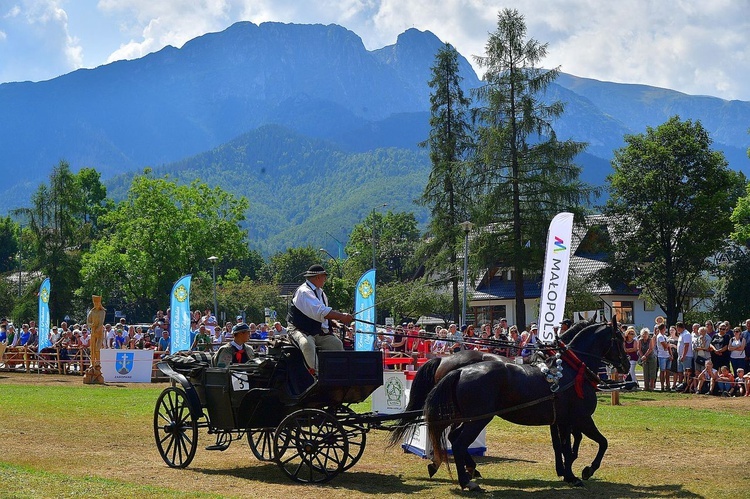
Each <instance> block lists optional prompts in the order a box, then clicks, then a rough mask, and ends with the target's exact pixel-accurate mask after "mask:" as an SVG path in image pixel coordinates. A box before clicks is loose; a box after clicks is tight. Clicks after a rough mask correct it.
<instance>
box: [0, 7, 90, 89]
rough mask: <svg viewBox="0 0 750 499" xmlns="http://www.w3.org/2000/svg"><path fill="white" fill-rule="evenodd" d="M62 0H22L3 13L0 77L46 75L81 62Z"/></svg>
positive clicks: (15, 78)
mask: <svg viewBox="0 0 750 499" xmlns="http://www.w3.org/2000/svg"><path fill="white" fill-rule="evenodd" d="M62 3H63V2H62V1H61V0H22V1H20V2H19V3H17V4H15V5H13V6H12V7H11V8H10V9H8V10H7V11H6V13H5V14H4V15H3V17H2V26H1V28H2V29H0V31H2V32H3V34H4V36H3V37H2V38H3V40H4V42H5V43H4V44H3V45H2V46H0V60H1V61H3V64H2V66H0V81H12V80H21V79H46V78H52V77H54V76H57V75H59V74H62V73H67V72H69V71H71V70H73V69H77V68H80V67H81V66H82V61H83V58H82V53H83V47H81V45H80V44H79V43H78V40H77V39H76V38H75V37H73V36H71V35H70V34H69V33H68V16H67V13H66V12H65V10H64V9H63V8H62Z"/></svg>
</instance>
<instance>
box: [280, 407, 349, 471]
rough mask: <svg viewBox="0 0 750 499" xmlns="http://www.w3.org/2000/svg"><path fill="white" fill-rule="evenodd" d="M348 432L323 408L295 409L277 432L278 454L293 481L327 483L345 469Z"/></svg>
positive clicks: (347, 451) (284, 469)
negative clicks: (322, 409)
mask: <svg viewBox="0 0 750 499" xmlns="http://www.w3.org/2000/svg"><path fill="white" fill-rule="evenodd" d="M348 455H349V443H348V439H347V434H346V432H345V431H344V429H343V428H342V427H341V425H340V424H339V422H338V421H336V418H335V417H333V416H331V415H330V414H328V413H327V412H325V411H321V410H319V409H302V410H299V411H296V412H293V413H292V414H290V415H289V416H287V417H286V418H284V420H283V421H282V422H281V424H279V426H278V428H277V429H276V434H275V435H274V457H275V460H276V462H277V464H278V465H279V466H280V467H281V469H282V470H283V471H284V473H286V474H287V475H288V476H289V477H290V478H291V479H292V480H295V481H297V482H301V483H324V482H327V481H329V480H331V479H332V478H333V477H335V476H336V475H338V474H339V473H341V472H342V471H343V468H344V464H345V461H346V460H347V456H348Z"/></svg>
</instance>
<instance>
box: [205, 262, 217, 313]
mask: <svg viewBox="0 0 750 499" xmlns="http://www.w3.org/2000/svg"><path fill="white" fill-rule="evenodd" d="M218 260H219V257H218V256H209V257H208V261H209V262H211V263H212V264H213V266H214V278H213V283H214V317H216V320H217V321H218V320H219V313H218V309H219V307H218V305H217V302H216V262H217V261H218Z"/></svg>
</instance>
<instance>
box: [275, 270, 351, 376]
mask: <svg viewBox="0 0 750 499" xmlns="http://www.w3.org/2000/svg"><path fill="white" fill-rule="evenodd" d="M304 276H305V278H306V280H305V282H304V283H303V284H302V285H301V286H300V287H298V288H297V290H296V291H295V292H294V297H293V298H292V303H291V306H290V308H289V316H288V318H287V322H289V334H290V335H291V337H292V338H293V339H294V341H295V342H296V343H297V345H298V346H299V347H300V350H302V355H304V357H305V362H306V363H307V367H308V368H309V369H310V372H311V373H312V374H315V372H316V369H317V363H316V360H317V358H316V355H315V347H316V346H318V347H320V348H321V350H343V349H344V345H343V343H342V342H341V340H340V339H338V338H337V337H336V336H335V335H333V334H331V324H330V323H329V320H337V321H341V322H343V323H344V324H345V325H349V324H350V323H351V322H352V321H353V320H354V317H352V316H351V315H350V314H345V313H342V312H338V311H336V310H333V309H332V308H331V307H329V306H328V298H327V297H326V294H325V293H324V292H323V285H324V284H325V282H326V279H328V273H327V272H326V270H325V269H324V268H323V266H322V265H313V266H311V267H310V268H309V269H308V270H307V272H305V274H304Z"/></svg>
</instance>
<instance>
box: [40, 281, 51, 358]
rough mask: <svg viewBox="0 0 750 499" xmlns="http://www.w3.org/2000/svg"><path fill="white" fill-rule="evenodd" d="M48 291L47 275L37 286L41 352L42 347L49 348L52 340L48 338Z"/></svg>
mask: <svg viewBox="0 0 750 499" xmlns="http://www.w3.org/2000/svg"><path fill="white" fill-rule="evenodd" d="M49 293H50V284H49V277H48V278H46V279H45V280H44V282H42V285H41V286H39V320H38V321H37V323H38V324H39V329H38V331H39V344H38V345H39V346H38V351H39V352H41V351H42V348H49V347H51V346H52V342H51V341H50V339H49V331H50V327H51V324H50V319H49Z"/></svg>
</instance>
